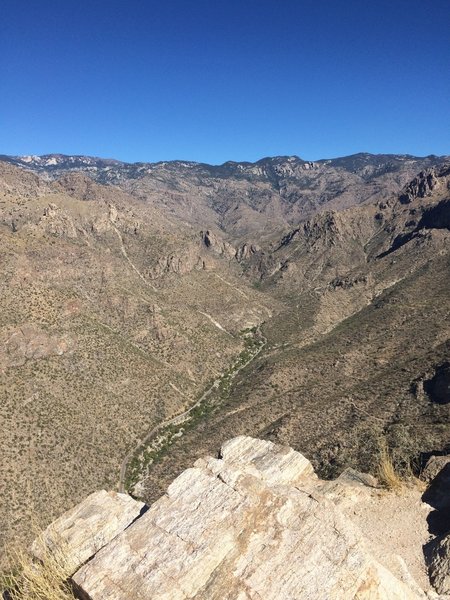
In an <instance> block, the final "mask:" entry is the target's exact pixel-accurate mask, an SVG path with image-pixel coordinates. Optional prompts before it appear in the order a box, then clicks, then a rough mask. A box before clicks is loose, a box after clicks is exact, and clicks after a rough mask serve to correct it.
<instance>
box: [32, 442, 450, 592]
mask: <svg viewBox="0 0 450 600" xmlns="http://www.w3.org/2000/svg"><path fill="white" fill-rule="evenodd" d="M440 460H441V463H440V464H439V465H437V468H435V467H436V465H434V464H433V465H432V470H433V469H434V471H439V468H441V467H442V465H444V464H445V460H444V461H442V457H441V459H440ZM444 468H445V466H444ZM434 474H435V473H433V475H434ZM447 483H448V482H447ZM447 491H448V490H447ZM420 496H421V492H420V491H419V489H418V488H417V487H414V486H413V487H410V488H405V489H403V490H402V491H401V493H399V494H393V493H391V494H390V493H387V492H385V491H382V490H380V489H379V488H378V487H377V482H376V480H375V479H374V478H373V477H371V476H368V475H363V474H361V473H358V472H356V471H353V470H351V469H348V470H347V471H346V472H344V473H343V474H342V475H341V476H340V477H339V478H338V479H337V480H335V481H328V482H325V481H322V480H320V479H319V478H318V477H317V475H316V474H315V473H314V470H313V468H312V465H311V463H310V462H309V461H308V460H307V459H306V458H305V457H304V456H303V455H301V454H300V453H298V452H295V451H294V450H292V449H291V448H288V447H284V446H278V445H275V444H273V443H271V442H269V441H263V440H258V439H253V438H250V437H244V436H241V437H237V438H234V439H232V440H229V441H228V442H226V443H225V444H224V445H223V446H222V448H221V452H220V455H219V458H211V457H209V458H202V459H199V460H197V462H196V463H195V464H194V466H193V467H192V468H190V469H187V470H186V471H184V472H183V473H182V474H181V475H179V477H177V478H176V479H175V481H173V483H172V484H171V485H170V486H169V488H168V489H167V492H166V493H165V494H164V496H162V497H161V498H160V499H159V500H158V501H156V502H155V503H154V504H153V505H152V506H150V508H148V509H147V510H146V509H145V507H143V505H142V504H141V503H139V502H136V501H134V500H132V499H131V498H130V497H128V496H126V495H124V494H116V493H109V494H108V493H106V492H98V493H95V494H92V495H91V496H90V497H89V498H87V499H86V500H85V501H84V502H82V503H81V504H80V505H79V506H77V507H75V508H74V509H72V510H71V511H69V512H68V513H66V514H65V515H63V517H61V518H60V519H58V520H57V521H56V522H55V523H53V524H52V525H51V526H50V527H49V528H48V529H47V531H46V532H45V533H44V536H43V540H41V541H40V542H39V543H35V545H34V547H33V551H34V554H35V555H36V556H37V557H38V558H39V559H41V558H42V556H43V554H44V553H45V552H49V551H50V552H52V551H53V549H54V548H55V547H57V546H59V547H61V544H62V543H63V544H64V547H65V548H67V551H68V553H69V564H70V571H71V572H72V573H73V575H72V581H73V584H74V587H75V591H76V594H77V596H78V597H79V598H81V599H83V600H105V599H108V600H151V599H160V600H162V599H165V600H169V599H170V600H185V599H187V598H195V599H197V600H213V599H215V600H219V599H220V600H227V599H229V600H250V599H252V600H280V599H283V600H288V599H289V600H294V599H298V600H300V599H314V600H337V599H342V600H350V599H354V600H369V599H370V600H381V599H383V600H388V599H389V600H394V599H398V600H407V599H411V600H413V599H414V600H415V599H420V598H438V596H437V595H436V594H435V592H434V591H432V589H431V588H430V585H429V582H428V578H427V574H426V566H425V561H424V558H423V554H422V545H424V544H425V543H426V542H427V541H428V539H429V534H428V533H427V521H426V519H427V516H428V518H429V513H430V510H431V507H430V506H429V505H428V504H425V503H423V502H422V501H421V498H420ZM447 542H448V540H447ZM447 542H445V541H442V538H441V539H440V546H439V548H438V549H437V550H436V551H435V555H434V561H435V571H436V577H435V579H436V580H439V584H440V585H441V587H440V592H441V593H442V594H445V592H448V591H450V586H448V585H447V584H448V583H449V580H448V576H447V575H448V574H447V575H446V572H445V569H448V551H447V550H446V548H447V547H448V543H447ZM445 544H447V546H446V545H445ZM446 552H447V554H446ZM436 565H437V566H436ZM442 582H443V583H442ZM446 586H447V588H449V589H447V588H446ZM445 597H446V596H445V595H441V596H439V598H445Z"/></svg>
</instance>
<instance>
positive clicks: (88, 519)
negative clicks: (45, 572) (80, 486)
mask: <svg viewBox="0 0 450 600" xmlns="http://www.w3.org/2000/svg"><path fill="white" fill-rule="evenodd" d="M144 507H145V504H144V503H143V502H138V501H136V500H134V499H133V498H132V497H131V496H128V494H119V493H117V492H106V491H105V490H101V491H99V492H94V493H93V494H91V495H90V496H88V497H87V498H86V499H85V500H83V502H81V503H80V504H78V505H77V506H75V507H74V508H72V509H71V510H69V511H67V512H66V513H64V514H63V515H62V516H61V517H59V519H57V520H56V521H54V522H53V523H51V524H50V525H49V526H48V527H47V529H46V530H45V531H44V532H43V534H42V536H41V537H40V538H38V539H36V540H35V541H34V542H33V544H32V547H31V551H32V553H33V554H34V556H35V557H36V558H38V559H40V560H43V559H44V558H45V555H46V554H47V553H49V552H53V553H56V552H58V554H64V558H65V560H67V568H68V571H69V572H70V573H74V572H75V571H76V570H77V569H78V568H79V567H80V566H81V565H83V564H84V563H85V562H86V561H87V560H89V558H91V557H92V556H93V555H94V554H95V553H96V552H98V550H100V548H103V546H104V545H105V544H107V543H108V542H110V541H111V540H112V539H114V538H115V537H116V536H117V535H118V534H119V533H121V532H122V531H123V530H124V529H125V528H126V527H128V526H129V525H130V524H131V523H132V522H133V521H134V520H135V519H136V518H138V517H139V515H140V514H141V512H142V511H143V509H144Z"/></svg>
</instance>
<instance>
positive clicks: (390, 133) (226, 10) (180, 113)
mask: <svg viewBox="0 0 450 600" xmlns="http://www.w3.org/2000/svg"><path fill="white" fill-rule="evenodd" d="M0 4H1V6H0V153H4V154H45V153H53V152H61V153H65V154H89V155H96V156H103V157H114V158H119V159H122V160H126V161H157V160H169V159H188V160H198V161H204V162H210V163H220V162H224V161H225V160H228V159H230V160H257V159H259V158H261V157H263V156H269V155H279V154H297V155H299V156H301V157H302V158H305V159H318V158H326V157H333V156H342V155H345V154H352V153H355V152H359V151H367V152H390V153H410V154H416V155H426V154H432V153H433V154H449V153H450V144H449V141H450V118H449V113H450V111H449V99H450V84H449V67H450V60H449V58H450V36H449V25H450V3H449V1H448V0H358V1H356V0H328V1H324V0H280V1H279V2H276V1H275V0H271V1H267V0H240V1H237V0H220V1H219V0H217V1H216V0H160V1H159V2H156V1H153V0H72V1H69V0H10V1H7V0H3V2H0Z"/></svg>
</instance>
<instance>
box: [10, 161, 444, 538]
mask: <svg viewBox="0 0 450 600" xmlns="http://www.w3.org/2000/svg"><path fill="white" fill-rule="evenodd" d="M0 231H1V240H2V254H1V274H2V277H1V280H0V281H1V282H0V293H1V299H2V300H1V311H0V319H1V322H0V338H1V345H0V373H1V385H0V391H1V395H2V402H1V404H0V424H1V427H2V431H3V435H2V439H1V442H0V443H1V447H0V452H1V454H2V457H3V462H4V475H3V477H2V480H1V482H0V494H1V495H2V498H3V499H4V501H3V503H2V510H1V514H0V531H1V533H0V536H1V538H2V539H1V540H0V541H1V543H2V544H4V545H8V544H9V543H10V541H11V540H12V539H15V540H19V541H20V540H27V539H29V535H30V532H29V528H28V525H27V524H28V523H29V520H30V518H31V515H33V516H35V517H36V516H37V517H38V518H39V519H41V520H42V522H43V524H45V523H48V522H49V521H50V520H51V519H52V518H53V517H54V516H55V515H57V514H59V513H61V512H62V511H63V510H65V509H67V508H68V507H69V506H72V505H74V504H75V503H76V502H78V501H80V500H81V499H82V498H84V497H85V496H86V495H87V494H88V493H90V492H92V491H94V490H96V489H99V488H100V487H107V488H108V487H109V488H114V487H120V485H121V481H120V469H121V465H123V464H124V462H123V461H124V459H125V457H126V456H129V457H130V461H129V463H128V462H126V463H125V467H127V469H128V474H130V469H131V470H132V471H133V473H132V474H133V476H132V477H130V476H128V479H127V487H128V489H129V490H130V491H132V492H133V493H134V494H135V495H136V496H139V497H140V498H142V499H144V500H145V501H147V502H150V501H152V500H153V499H155V498H157V497H159V496H160V495H161V493H162V491H164V490H165V488H166V487H167V484H168V482H170V481H171V480H173V479H174V477H175V476H176V475H177V474H178V473H180V472H181V471H182V470H183V469H184V468H186V467H188V466H189V465H191V464H192V463H193V461H194V459H195V458H197V457H199V456H201V455H204V454H210V453H215V452H217V451H218V449H219V447H220V445H221V443H222V442H223V441H225V440H227V439H229V438H232V437H234V436H236V435H251V436H255V437H264V438H266V439H271V440H272V441H276V442H278V443H283V444H288V445H290V446H292V447H293V448H294V449H296V450H298V451H300V452H302V454H304V455H305V456H307V457H308V458H309V459H310V460H311V462H312V463H313V465H314V467H315V469H316V470H317V471H318V472H319V473H320V475H321V476H322V477H331V476H335V475H337V474H339V473H340V472H342V471H343V470H344V469H345V468H346V467H347V466H352V467H355V468H359V469H361V470H365V471H373V470H374V469H375V468H376V463H377V460H378V457H379V452H380V448H381V447H382V446H383V444H388V446H389V448H390V450H391V452H392V455H393V458H394V460H395V463H396V465H397V466H398V468H399V469H408V468H410V467H411V465H412V466H413V468H417V469H419V468H420V464H421V462H422V461H423V459H424V457H426V456H428V455H430V454H431V453H433V454H436V453H448V452H449V451H450V435H449V421H450V412H449V410H450V393H449V386H450V362H449V361H450V319H449V315H450V284H449V281H450V278H449V275H450V158H449V157H437V156H428V157H423V158H420V157H413V156H409V155H371V154H356V155H353V156H349V157H343V158H337V159H330V160H319V161H314V162H311V161H304V160H302V159H300V158H298V157H296V156H289V157H287V156H286V157H273V158H264V159H262V160H260V161H257V162H255V163H248V162H227V163H224V164H223V165H220V166H213V165H206V164H200V163H194V162H188V161H170V162H159V163H133V164H128V163H123V162H121V161H116V160H105V159H99V158H92V157H87V156H63V155H58V154H55V155H46V156H22V157H13V156H5V155H3V156H0ZM255 349H256V350H255ZM205 393H207V404H206V405H205V406H203V405H200V408H201V410H200V409H199V410H198V411H197V412H195V413H194V412H192V413H191V415H190V417H189V419H190V420H189V421H187V422H183V421H181V422H180V423H178V424H176V423H175V422H174V421H173V419H174V418H177V417H178V416H179V415H180V414H183V413H184V411H186V410H187V409H189V407H192V406H193V405H194V404H196V403H197V402H198V401H199V399H200V400H202V399H203V397H204V396H205ZM202 402H203V400H202ZM202 406H203V408H202ZM169 421H171V424H170V427H169V425H168V423H169ZM158 426H161V428H160V429H157V428H158ZM164 426H166V429H163V427H164ZM155 428H156V429H155ZM152 431H154V435H153V436H150V437H149V438H148V434H149V432H152Z"/></svg>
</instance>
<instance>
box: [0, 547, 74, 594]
mask: <svg viewBox="0 0 450 600" xmlns="http://www.w3.org/2000/svg"><path fill="white" fill-rule="evenodd" d="M9 562H10V564H11V565H13V567H12V569H11V571H10V572H9V574H8V575H6V576H4V577H3V581H2V582H1V583H2V585H1V586H0V587H4V588H6V589H7V590H8V595H7V596H6V597H7V598H8V599H10V600H73V599H74V598H75V596H74V595H73V592H72V588H71V586H70V583H69V582H68V579H69V577H70V575H71V574H72V573H71V568H70V563H69V560H68V553H67V552H66V551H65V550H64V548H63V547H53V548H52V550H51V551H46V552H45V553H44V556H43V558H42V560H39V561H38V560H36V559H34V558H33V556H32V554H31V553H30V552H29V551H23V550H20V551H16V552H14V553H12V555H11V557H10V559H9Z"/></svg>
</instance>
